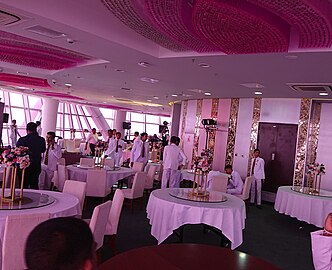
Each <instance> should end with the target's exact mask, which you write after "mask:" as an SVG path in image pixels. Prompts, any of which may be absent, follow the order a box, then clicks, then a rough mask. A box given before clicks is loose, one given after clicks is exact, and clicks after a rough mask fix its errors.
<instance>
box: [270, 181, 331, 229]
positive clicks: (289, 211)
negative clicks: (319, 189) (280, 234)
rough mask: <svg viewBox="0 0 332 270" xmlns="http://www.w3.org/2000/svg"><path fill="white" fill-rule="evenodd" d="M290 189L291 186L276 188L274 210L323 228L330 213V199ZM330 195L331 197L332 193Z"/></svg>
mask: <svg viewBox="0 0 332 270" xmlns="http://www.w3.org/2000/svg"><path fill="white" fill-rule="evenodd" d="M291 188H292V187H291V186H282V187H279V188H278V192H277V197H276V201H275V204H274V209H275V210H276V211H278V212H279V213H281V214H285V215H289V216H291V217H295V218H297V219H298V220H300V221H305V222H307V223H309V224H313V225H315V226H317V227H321V228H322V227H324V222H325V219H326V217H327V215H328V214H329V213H330V212H332V197H322V196H315V195H308V194H303V193H300V192H296V191H293V190H292V189H291ZM326 192H327V191H326ZM330 193H331V196H332V192H330Z"/></svg>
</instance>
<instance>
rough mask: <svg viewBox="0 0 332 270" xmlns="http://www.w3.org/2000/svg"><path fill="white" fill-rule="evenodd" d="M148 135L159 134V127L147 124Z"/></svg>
mask: <svg viewBox="0 0 332 270" xmlns="http://www.w3.org/2000/svg"><path fill="white" fill-rule="evenodd" d="M146 133H147V134H149V135H153V134H157V135H158V134H159V125H154V124H146Z"/></svg>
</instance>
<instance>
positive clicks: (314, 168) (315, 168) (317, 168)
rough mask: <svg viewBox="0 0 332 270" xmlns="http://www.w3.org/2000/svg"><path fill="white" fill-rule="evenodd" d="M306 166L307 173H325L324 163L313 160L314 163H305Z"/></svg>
mask: <svg viewBox="0 0 332 270" xmlns="http://www.w3.org/2000/svg"><path fill="white" fill-rule="evenodd" d="M307 167H308V174H318V175H323V174H325V165H324V164H321V163H318V162H314V163H310V164H309V165H307Z"/></svg>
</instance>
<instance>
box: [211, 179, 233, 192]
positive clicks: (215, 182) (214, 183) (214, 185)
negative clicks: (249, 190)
mask: <svg viewBox="0 0 332 270" xmlns="http://www.w3.org/2000/svg"><path fill="white" fill-rule="evenodd" d="M227 184H228V177H227V176H223V175H215V176H213V177H212V179H211V182H210V185H209V186H210V190H213V191H220V192H225V193H226V192H227Z"/></svg>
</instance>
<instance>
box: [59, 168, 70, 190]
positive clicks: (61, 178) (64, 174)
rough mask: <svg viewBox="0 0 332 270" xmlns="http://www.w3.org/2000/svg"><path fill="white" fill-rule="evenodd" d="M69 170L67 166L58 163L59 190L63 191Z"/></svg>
mask: <svg viewBox="0 0 332 270" xmlns="http://www.w3.org/2000/svg"><path fill="white" fill-rule="evenodd" d="M68 178H69V177H68V170H67V168H66V166H64V165H60V164H58V185H57V186H56V187H57V188H58V190H60V191H62V190H63V186H64V184H65V181H66V180H67V179H68Z"/></svg>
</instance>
